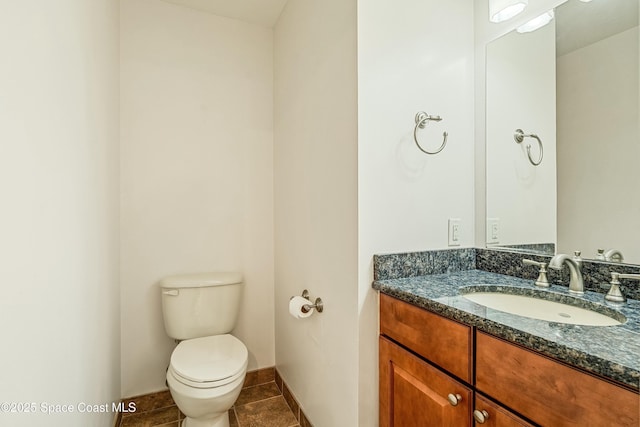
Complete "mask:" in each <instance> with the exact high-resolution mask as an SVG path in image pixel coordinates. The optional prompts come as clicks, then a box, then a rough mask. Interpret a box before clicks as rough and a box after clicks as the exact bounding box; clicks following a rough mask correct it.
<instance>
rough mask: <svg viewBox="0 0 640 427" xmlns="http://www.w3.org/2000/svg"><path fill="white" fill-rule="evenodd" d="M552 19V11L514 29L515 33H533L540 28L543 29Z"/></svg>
mask: <svg viewBox="0 0 640 427" xmlns="http://www.w3.org/2000/svg"><path fill="white" fill-rule="evenodd" d="M552 19H553V9H552V10H550V11H548V12H545V13H543V14H542V15H540V16H538V17H537V18H533V19H532V20H531V21H529V22H527V23H526V24H523V25H520V26H519V27H518V28H516V31H517V32H519V33H530V32H531V31H535V30H537V29H538V28H540V27H544V26H545V25H547V24H548V23H549V22H551V20H552Z"/></svg>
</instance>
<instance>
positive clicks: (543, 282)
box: [522, 258, 549, 288]
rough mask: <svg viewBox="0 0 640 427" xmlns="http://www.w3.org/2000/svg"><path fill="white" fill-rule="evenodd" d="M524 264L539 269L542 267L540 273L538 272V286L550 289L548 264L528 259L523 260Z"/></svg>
mask: <svg viewBox="0 0 640 427" xmlns="http://www.w3.org/2000/svg"><path fill="white" fill-rule="evenodd" d="M522 263H523V264H528V265H536V266H538V267H540V271H539V272H538V273H539V274H538V279H537V280H536V286H539V287H541V288H548V287H549V279H547V264H546V263H544V262H538V261H534V260H532V259H527V258H524V259H523V260H522Z"/></svg>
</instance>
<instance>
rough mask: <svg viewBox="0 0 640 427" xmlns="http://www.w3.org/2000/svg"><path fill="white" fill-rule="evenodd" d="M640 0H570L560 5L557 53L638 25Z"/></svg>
mask: <svg viewBox="0 0 640 427" xmlns="http://www.w3.org/2000/svg"><path fill="white" fill-rule="evenodd" d="M638 3H639V2H638V0H609V1H607V0H593V1H591V2H589V3H583V2H581V1H578V0H569V1H567V2H566V3H564V4H562V5H561V6H558V7H557V8H556V21H557V24H556V54H557V55H558V56H561V55H563V54H565V53H568V52H571V51H574V50H576V49H579V48H581V47H584V46H588V45H590V44H592V43H594V42H596V41H599V40H602V39H605V38H607V37H611V36H613V35H615V34H618V33H621V32H622V31H625V30H628V29H630V28H633V27H635V26H637V25H638Z"/></svg>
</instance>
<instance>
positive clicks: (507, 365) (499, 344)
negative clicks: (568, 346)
mask: <svg viewBox="0 0 640 427" xmlns="http://www.w3.org/2000/svg"><path fill="white" fill-rule="evenodd" d="M476 390H478V391H481V392H483V393H485V394H486V395H487V396H491V397H492V398H493V399H495V400H497V401H498V402H502V403H503V404H504V405H506V406H508V407H510V408H513V409H514V410H516V411H518V412H519V413H521V414H522V415H523V416H525V417H527V418H528V419H530V420H531V421H533V422H535V423H536V424H540V425H543V426H552V427H564V426H572V427H573V426H575V427H582V426H589V427H591V426H593V427H596V426H597V427H600V426H616V427H638V426H640V396H638V393H634V392H632V391H629V390H626V389H623V388H622V387H618V386H616V385H613V384H611V383H609V382H606V381H604V380H601V379H599V378H596V377H594V376H592V375H590V374H587V373H584V372H581V371H578V370H576V369H574V368H571V367H569V366H566V365H563V364H561V363H558V362H557V361H554V360H552V359H549V358H546V357H544V356H542V355H539V354H536V353H534V352H532V351H530V350H527V349H524V348H521V347H519V346H517V345H514V344H511V343H508V342H506V341H503V340H501V339H498V338H495V337H492V336H490V335H488V334H485V333H482V332H478V333H477V334H476Z"/></svg>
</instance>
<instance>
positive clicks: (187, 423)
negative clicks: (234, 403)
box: [180, 411, 229, 427]
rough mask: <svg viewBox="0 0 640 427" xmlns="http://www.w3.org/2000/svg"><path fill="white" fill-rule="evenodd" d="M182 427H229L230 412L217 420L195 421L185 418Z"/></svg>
mask: <svg viewBox="0 0 640 427" xmlns="http://www.w3.org/2000/svg"><path fill="white" fill-rule="evenodd" d="M180 427H229V412H228V411H227V412H225V413H224V414H222V415H220V416H217V417H215V418H205V419H195V418H189V417H187V418H185V419H184V420H182V423H180Z"/></svg>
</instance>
